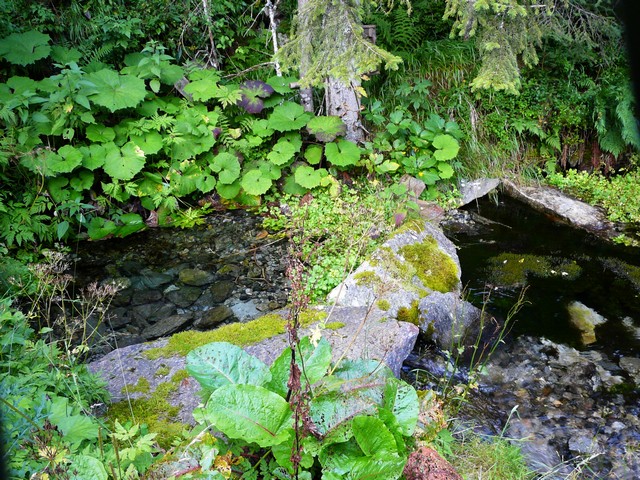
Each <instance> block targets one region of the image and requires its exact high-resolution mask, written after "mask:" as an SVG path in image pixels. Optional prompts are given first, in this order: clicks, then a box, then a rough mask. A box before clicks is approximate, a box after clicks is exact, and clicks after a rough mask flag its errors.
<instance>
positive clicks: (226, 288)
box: [209, 280, 236, 303]
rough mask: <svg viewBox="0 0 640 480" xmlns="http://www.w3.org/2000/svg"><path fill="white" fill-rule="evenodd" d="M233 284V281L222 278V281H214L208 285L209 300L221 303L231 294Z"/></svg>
mask: <svg viewBox="0 0 640 480" xmlns="http://www.w3.org/2000/svg"><path fill="white" fill-rule="evenodd" d="M235 287H236V286H235V284H234V283H233V282H229V281H227V280H224V281H222V282H216V283H214V284H213V285H211V287H209V291H210V292H211V297H212V298H211V300H212V301H213V302H214V303H222V302H224V301H225V300H226V299H228V298H229V297H230V296H231V293H232V292H233V289H234V288H235Z"/></svg>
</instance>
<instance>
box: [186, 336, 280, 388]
mask: <svg viewBox="0 0 640 480" xmlns="http://www.w3.org/2000/svg"><path fill="white" fill-rule="evenodd" d="M187 372H189V374H190V375H191V376H192V377H193V378H195V379H196V380H197V381H198V382H199V383H200V385H202V386H203V387H205V388H208V389H211V390H215V389H217V388H220V387H222V386H223V385H228V384H249V383H250V384H253V385H262V384H264V383H266V382H268V381H269V380H270V379H271V373H269V369H268V368H267V366H266V365H265V364H264V363H263V362H261V361H260V360H258V359H257V358H256V357H254V356H252V355H249V354H248V353H247V352H245V351H244V350H243V349H242V348H240V347H238V346H236V345H232V344H230V343H226V342H214V343H210V344H208V345H204V346H202V347H199V348H196V349H195V350H192V351H191V352H189V353H188V354H187Z"/></svg>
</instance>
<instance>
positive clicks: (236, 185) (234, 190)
mask: <svg viewBox="0 0 640 480" xmlns="http://www.w3.org/2000/svg"><path fill="white" fill-rule="evenodd" d="M241 188H242V187H241V186H240V180H236V181H235V182H233V183H229V184H224V183H221V182H218V183H216V192H218V193H219V194H220V196H221V197H222V198H224V199H226V200H233V199H234V198H236V197H237V196H238V194H239V193H240V189H241Z"/></svg>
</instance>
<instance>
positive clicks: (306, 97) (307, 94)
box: [298, 0, 313, 112]
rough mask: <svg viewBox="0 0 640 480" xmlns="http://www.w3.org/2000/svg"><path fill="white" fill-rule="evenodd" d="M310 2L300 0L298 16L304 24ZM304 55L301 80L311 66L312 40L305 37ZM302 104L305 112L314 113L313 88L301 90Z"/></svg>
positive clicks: (301, 59)
mask: <svg viewBox="0 0 640 480" xmlns="http://www.w3.org/2000/svg"><path fill="white" fill-rule="evenodd" d="M307 3H308V0H298V15H299V16H300V22H301V23H302V24H306V23H307V19H306V15H307V13H306V8H307ZM301 48H302V53H301V56H300V80H302V78H304V76H305V74H306V73H307V70H308V69H309V64H310V63H311V39H310V38H309V37H308V36H305V37H304V38H303V40H302V44H301ZM300 104H301V105H302V106H303V107H304V111H305V112H313V88H311V87H304V88H301V89H300Z"/></svg>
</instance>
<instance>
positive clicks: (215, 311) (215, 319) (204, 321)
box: [193, 305, 234, 330]
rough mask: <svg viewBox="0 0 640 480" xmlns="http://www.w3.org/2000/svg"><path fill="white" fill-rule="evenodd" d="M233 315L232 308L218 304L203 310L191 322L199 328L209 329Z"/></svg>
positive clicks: (231, 317)
mask: <svg viewBox="0 0 640 480" xmlns="http://www.w3.org/2000/svg"><path fill="white" fill-rule="evenodd" d="M233 316H234V314H233V310H231V309H230V308H229V307H227V306H226V305H220V306H218V307H214V308H212V309H211V310H207V311H206V312H204V313H203V314H202V316H201V317H200V318H198V319H197V320H196V321H195V322H193V326H194V327H195V328H197V329H199V330H209V329H211V328H214V327H216V326H218V325H220V324H221V323H222V322H225V321H228V320H231V319H233Z"/></svg>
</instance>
